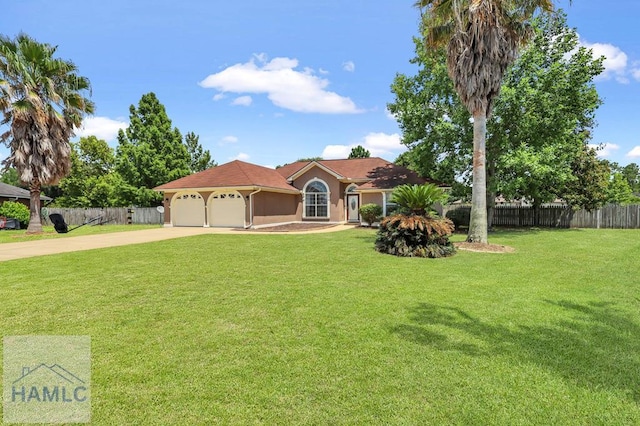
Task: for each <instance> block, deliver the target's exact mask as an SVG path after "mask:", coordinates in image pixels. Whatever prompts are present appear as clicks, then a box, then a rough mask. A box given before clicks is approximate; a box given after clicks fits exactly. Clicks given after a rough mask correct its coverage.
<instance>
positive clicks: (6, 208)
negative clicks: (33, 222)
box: [0, 201, 30, 228]
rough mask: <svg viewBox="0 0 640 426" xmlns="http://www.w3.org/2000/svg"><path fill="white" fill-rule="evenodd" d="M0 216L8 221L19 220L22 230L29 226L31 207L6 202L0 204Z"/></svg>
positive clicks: (14, 202)
mask: <svg viewBox="0 0 640 426" xmlns="http://www.w3.org/2000/svg"><path fill="white" fill-rule="evenodd" d="M0 216H4V217H6V218H7V219H17V220H18V222H20V227H21V228H26V227H27V226H29V218H30V213H29V207H27V206H25V205H24V204H22V203H18V202H16V201H5V202H4V203H2V204H0Z"/></svg>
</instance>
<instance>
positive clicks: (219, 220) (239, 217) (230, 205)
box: [209, 191, 245, 227]
mask: <svg viewBox="0 0 640 426" xmlns="http://www.w3.org/2000/svg"><path fill="white" fill-rule="evenodd" d="M244 220H245V202H244V197H243V196H242V194H240V193H239V192H235V191H233V192H220V193H216V194H213V195H212V196H211V202H210V206H209V225H210V226H220V227H244V225H245V223H244Z"/></svg>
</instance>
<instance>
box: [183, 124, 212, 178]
mask: <svg viewBox="0 0 640 426" xmlns="http://www.w3.org/2000/svg"><path fill="white" fill-rule="evenodd" d="M184 145H185V146H186V147H187V152H188V153H189V158H190V160H189V169H190V171H191V173H197V172H201V171H203V170H207V169H209V168H211V167H214V166H216V162H215V161H213V160H212V159H211V153H210V152H209V150H208V149H207V150H205V149H204V148H202V145H200V136H198V135H196V134H195V133H193V132H189V133H187V134H186V135H184Z"/></svg>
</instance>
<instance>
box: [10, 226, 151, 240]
mask: <svg viewBox="0 0 640 426" xmlns="http://www.w3.org/2000/svg"><path fill="white" fill-rule="evenodd" d="M42 228H43V231H44V232H43V233H42V234H32V235H27V230H26V229H20V230H17V231H14V230H10V231H7V230H1V231H0V244H2V243H19V242H21V241H36V240H44V239H49V238H66V237H77V236H80V235H93V234H104V233H109V232H122V231H135V230H139V229H152V228H160V225H102V226H93V225H85V226H82V227H80V228H78V229H74V230H73V231H71V232H68V233H66V234H58V233H57V232H56V231H55V229H53V226H43V227H42ZM72 228H75V225H72V226H69V229H72Z"/></svg>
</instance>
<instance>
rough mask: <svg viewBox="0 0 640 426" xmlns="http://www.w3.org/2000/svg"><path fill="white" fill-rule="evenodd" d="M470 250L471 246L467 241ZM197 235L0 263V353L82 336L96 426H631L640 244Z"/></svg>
mask: <svg viewBox="0 0 640 426" xmlns="http://www.w3.org/2000/svg"><path fill="white" fill-rule="evenodd" d="M456 238H458V239H462V238H463V237H462V236H456ZM373 240H374V231H371V230H363V229H354V230H350V231H344V232H338V233H328V234H313V235H220V234H218V235H216V234H210V235H201V236H197V237H189V238H181V239H174V240H167V241H161V242H156V243H150V244H144V245H135V246H125V247H116V248H112V249H101V250H93V251H84V252H77V253H67V254H61V255H55V256H47V257H38V258H30V259H23V260H16V261H10V262H3V263H0V300H2V309H1V310H0V327H1V329H2V333H3V335H5V336H8V335H22V334H45V335H46V334H54V335H59V334H62V335H90V336H91V339H92V383H91V386H92V388H91V389H92V422H93V423H94V424H109V425H120V424H286V425H289V424H331V425H340V424H344V425H353V424H362V425H374V424H474V425H475V424H478V425H480V424H492V425H493V424H503V425H513V424H539V425H549V424H576V425H585V424H638V423H640V406H639V403H640V298H639V296H638V294H639V290H640V279H639V278H638V277H639V276H640V262H638V259H639V258H640V231H637V230H556V231H550V230H536V231H526V232H524V231H502V232H499V233H497V234H493V235H491V236H490V241H491V242H492V243H496V244H504V245H509V246H512V247H515V248H516V252H515V253H509V254H489V253H472V252H464V251H460V252H458V254H457V255H455V256H454V257H452V258H447V259H435V260H434V259H414V258H397V257H394V256H390V255H383V254H379V253H377V252H375V251H374V250H373Z"/></svg>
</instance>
